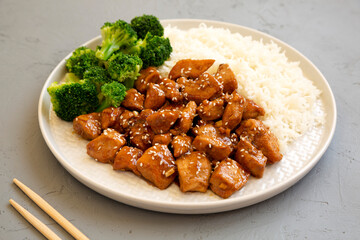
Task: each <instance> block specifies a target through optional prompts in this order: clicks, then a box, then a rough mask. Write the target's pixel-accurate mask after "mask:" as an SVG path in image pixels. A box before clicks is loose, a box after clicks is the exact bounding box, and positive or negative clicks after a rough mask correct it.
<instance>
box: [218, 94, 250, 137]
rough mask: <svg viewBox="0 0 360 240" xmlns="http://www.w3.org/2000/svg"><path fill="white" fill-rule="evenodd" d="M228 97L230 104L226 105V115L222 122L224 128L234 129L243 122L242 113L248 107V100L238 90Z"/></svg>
mask: <svg viewBox="0 0 360 240" xmlns="http://www.w3.org/2000/svg"><path fill="white" fill-rule="evenodd" d="M226 99H227V101H228V104H227V105H226V108H225V111H224V115H223V117H222V123H223V127H224V128H229V129H230V130H233V129H234V128H235V127H236V126H237V125H239V124H240V122H241V119H242V114H243V112H244V109H245V107H246V100H245V98H244V97H242V96H241V95H239V94H238V93H236V92H233V93H232V94H231V95H230V96H227V98H226Z"/></svg>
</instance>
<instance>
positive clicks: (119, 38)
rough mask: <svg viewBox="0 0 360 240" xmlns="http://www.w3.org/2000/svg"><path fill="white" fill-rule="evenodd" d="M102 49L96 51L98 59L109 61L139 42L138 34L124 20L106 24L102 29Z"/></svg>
mask: <svg viewBox="0 0 360 240" xmlns="http://www.w3.org/2000/svg"><path fill="white" fill-rule="evenodd" d="M101 36H102V39H103V40H102V43H101V48H100V49H97V50H96V57H98V58H100V59H102V60H107V59H109V57H110V56H111V55H112V54H113V53H114V52H115V51H117V50H119V49H121V48H128V47H131V46H133V45H134V44H135V42H136V41H137V34H136V32H135V31H134V30H133V29H132V28H131V26H130V24H128V23H127V22H125V21H123V20H118V21H116V22H114V23H109V22H106V23H105V24H104V25H103V26H102V27H101Z"/></svg>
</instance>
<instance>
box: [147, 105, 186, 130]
mask: <svg viewBox="0 0 360 240" xmlns="http://www.w3.org/2000/svg"><path fill="white" fill-rule="evenodd" d="M179 116H180V112H179V111H177V110H160V111H157V112H155V113H153V114H151V115H150V116H148V117H147V118H146V122H147V123H148V124H149V125H150V127H151V129H152V130H153V131H154V133H155V134H163V133H167V132H169V130H170V128H171V126H172V125H174V123H175V122H176V120H177V119H178V118H179Z"/></svg>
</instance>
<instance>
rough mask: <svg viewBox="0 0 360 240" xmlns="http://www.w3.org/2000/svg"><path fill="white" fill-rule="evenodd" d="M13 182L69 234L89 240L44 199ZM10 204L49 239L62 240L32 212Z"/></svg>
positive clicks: (13, 202)
mask: <svg viewBox="0 0 360 240" xmlns="http://www.w3.org/2000/svg"><path fill="white" fill-rule="evenodd" d="M13 182H14V183H15V184H16V186H18V187H19V188H20V189H21V190H22V191H23V192H24V193H25V194H26V195H27V196H28V197H29V198H30V199H31V200H33V201H34V202H35V203H36V204H37V205H38V206H39V207H40V208H41V209H42V210H43V211H44V212H46V213H47V214H48V215H49V216H50V217H51V218H52V219H54V220H55V221H56V222H57V223H58V224H59V225H60V226H62V227H63V228H64V229H65V230H66V231H67V232H68V233H70V234H71V235H72V236H73V237H74V238H75V239H79V240H89V238H88V237H86V236H85V235H84V234H83V233H82V232H80V230H79V229H77V228H76V227H75V226H74V225H72V224H71V223H70V222H69V221H68V220H67V219H66V218H64V217H63V216H62V215H61V214H60V213H59V212H58V211H56V210H55V209H54V208H53V207H52V206H50V204H49V203H47V202H46V201H45V200H44V199H43V198H41V197H40V196H39V195H38V194H36V193H35V192H34V191H32V190H31V189H30V188H28V187H27V186H26V185H25V184H23V183H22V182H20V181H19V180H17V179H16V178H14V179H13ZM9 202H10V204H11V205H12V206H13V207H14V208H15V209H16V210H17V211H18V212H19V213H20V214H21V215H22V216H23V217H24V218H25V219H26V220H27V221H28V222H29V223H30V224H32V225H33V226H34V227H35V228H36V229H37V230H38V231H39V232H41V233H42V234H43V235H44V236H45V237H46V238H47V239H51V240H53V239H54V240H59V239H60V240H61V238H60V237H59V236H58V235H56V234H55V233H54V232H53V231H52V230H51V229H50V228H48V227H47V226H46V225H45V224H44V223H42V222H41V221H40V220H39V219H37V218H36V217H34V215H32V214H31V213H30V212H28V211H27V210H26V209H25V208H23V207H21V206H20V205H19V204H18V203H17V202H15V201H14V200H12V199H10V200H9Z"/></svg>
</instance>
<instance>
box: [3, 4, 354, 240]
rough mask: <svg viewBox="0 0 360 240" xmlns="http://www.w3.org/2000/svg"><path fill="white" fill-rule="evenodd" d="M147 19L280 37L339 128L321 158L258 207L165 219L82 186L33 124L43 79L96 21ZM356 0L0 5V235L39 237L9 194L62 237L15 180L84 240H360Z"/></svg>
mask: <svg viewBox="0 0 360 240" xmlns="http://www.w3.org/2000/svg"><path fill="white" fill-rule="evenodd" d="M143 13H151V14H154V15H156V16H158V17H159V18H161V19H167V18H200V19H211V20H220V21H226V22H231V23H235V24H240V25H244V26H248V27H251V28H255V29H257V30H260V31H263V32H266V33H269V34H270V35H273V36H275V37H277V38H279V39H280V40H283V41H285V42H286V43H288V44H290V45H291V46H293V47H295V48H296V49H297V50H299V51H300V52H302V53H303V54H304V55H305V56H307V57H308V58H309V59H310V60H311V61H313V63H314V64H315V65H316V66H317V67H318V68H319V69H320V71H322V73H323V74H324V75H325V77H326V78H327V80H328V82H329V84H330V86H331V87H332V89H333V92H334V95H335V98H336V101H337V107H338V123H337V129H336V132H335V136H334V139H333V141H332V143H331V145H330V147H329V149H328V150H327V151H326V153H325V154H324V156H323V157H322V159H321V160H320V162H319V163H318V164H317V165H316V166H315V168H314V169H313V170H312V171H311V172H310V173H309V174H308V175H307V176H306V177H305V178H303V179H302V180H301V181H300V182H298V183H297V184H296V185H294V186H293V187H291V188H290V189H288V190H287V191H285V192H283V193H281V194H279V195H277V196H276V197H273V198H271V199H269V200H267V201H264V202H262V203H259V204H256V205H254V206H251V207H247V208H244V209H239V210H236V211H231V212H226V213H220V214H212V215H194V216H188V215H186V216H185V215H184V216H183V215H171V214H163V213H155V212H151V211H145V210H141V209H137V208H133V207H129V206H126V205H123V204H121V203H118V202H115V201H113V200H110V199H108V198H106V197H103V196H101V195H99V194H97V193H96V192H94V191H92V190H91V189H88V188H87V187H85V186H84V185H82V184H81V183H79V182H78V181H77V180H76V179H74V178H73V177H72V176H71V175H70V174H68V173H67V172H66V171H65V169H64V168H62V166H60V164H59V163H58V162H57V160H56V159H55V158H54V156H53V155H52V154H51V152H50V150H49V149H48V147H47V146H46V144H45V142H44V140H43V138H42V136H41V133H40V130H39V127H38V119H37V103H38V98H39V94H40V91H41V88H42V85H43V83H44V82H45V80H46V78H47V76H48V75H49V74H50V72H51V71H52V69H53V68H54V67H55V66H56V65H57V63H58V62H59V61H60V60H61V59H62V58H63V57H64V56H65V55H67V54H68V53H69V52H70V51H72V50H73V49H74V48H76V47H77V46H79V45H80V44H81V43H83V42H85V41H87V40H89V39H91V38H93V37H94V36H97V35H98V34H99V28H100V27H101V25H102V24H103V22H105V21H113V20H116V19H118V18H122V19H124V20H130V19H131V18H132V17H134V16H136V15H141V14H143ZM359 22H360V2H359V1H316V2H315V1H224V0H223V1H213V0H211V1H180V0H179V1H169V0H164V1H145V0H143V1H131V2H130V1H85V0H79V1H61V2H60V1H40V0H33V1H24V0H22V1H20V0H19V1H11V0H0V83H1V85H0V86H1V87H0V116H1V117H0V133H1V134H0V191H1V193H0V239H1V240H3V239H43V237H42V235H41V234H40V233H38V232H37V231H36V230H35V229H34V228H33V227H31V226H30V225H29V224H28V223H27V222H26V221H25V220H24V219H23V218H22V217H21V216H20V215H19V214H18V213H17V212H16V211H15V210H14V209H13V208H12V207H11V206H10V205H9V204H8V200H9V198H14V199H15V200H17V201H18V202H19V203H20V204H22V205H24V206H26V207H27V208H28V209H29V210H30V211H31V212H32V213H34V215H35V216H37V217H39V218H40V219H41V220H42V221H44V222H45V223H46V224H47V225H49V227H50V228H51V229H53V230H54V231H55V232H56V233H57V234H59V235H60V236H61V237H62V238H64V239H70V237H69V235H68V234H67V233H65V231H64V230H62V229H61V227H59V226H58V225H57V224H55V223H54V222H53V220H52V219H50V218H49V217H47V216H46V215H45V214H44V213H43V212H42V211H41V210H40V209H39V208H37V207H36V206H35V205H34V204H33V203H32V202H31V201H30V200H29V199H28V198H27V197H25V196H24V194H23V193H21V192H20V191H19V190H18V189H17V188H16V187H15V186H14V185H13V184H12V183H11V180H12V178H13V177H17V178H19V179H20V180H23V181H24V182H25V183H27V184H28V185H29V186H31V187H32V188H33V189H34V190H35V191H37V192H38V193H39V194H40V195H41V196H43V197H44V198H46V199H47V200H48V201H49V202H50V203H51V204H52V205H53V206H54V207H55V208H56V209H58V210H59V211H60V212H61V213H63V214H64V215H65V216H66V217H67V218H68V219H69V220H70V221H71V222H72V223H73V224H75V225H76V226H77V227H79V229H81V230H82V231H83V232H85V233H86V234H87V235H88V236H89V237H90V238H91V239H220V238H221V239H358V236H359V234H360V229H359V225H360V174H359V171H360V150H359V147H358V146H359V145H360V141H359V135H360V127H359V120H360V112H359V109H360V108H359V102H360V59H359V56H360V47H359V45H358V43H359V41H360V31H359V27H358V23H359Z"/></svg>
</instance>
